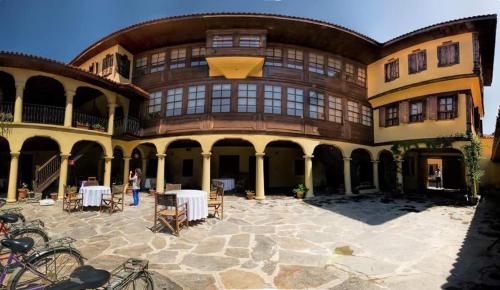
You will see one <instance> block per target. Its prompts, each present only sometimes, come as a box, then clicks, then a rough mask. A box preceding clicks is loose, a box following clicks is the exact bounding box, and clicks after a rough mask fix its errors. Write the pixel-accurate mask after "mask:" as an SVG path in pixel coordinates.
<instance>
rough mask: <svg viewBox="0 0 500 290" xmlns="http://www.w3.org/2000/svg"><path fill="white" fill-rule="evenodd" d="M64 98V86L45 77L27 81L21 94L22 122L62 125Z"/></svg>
mask: <svg viewBox="0 0 500 290" xmlns="http://www.w3.org/2000/svg"><path fill="white" fill-rule="evenodd" d="M65 107H66V96H65V92H64V86H63V85H62V84H61V83H60V82H59V81H57V80H55V79H53V78H49V77H45V76H34V77H31V78H29V79H28V81H27V82H26V86H25V88H24V94H23V121H24V122H28V123H42V124H54V125H63V124H64V111H65Z"/></svg>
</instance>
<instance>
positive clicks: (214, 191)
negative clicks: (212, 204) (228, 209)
mask: <svg viewBox="0 0 500 290" xmlns="http://www.w3.org/2000/svg"><path fill="white" fill-rule="evenodd" d="M219 197H220V198H223V197H224V183H222V182H221V181H213V182H212V188H211V189H210V199H212V200H216V199H218V198H219Z"/></svg>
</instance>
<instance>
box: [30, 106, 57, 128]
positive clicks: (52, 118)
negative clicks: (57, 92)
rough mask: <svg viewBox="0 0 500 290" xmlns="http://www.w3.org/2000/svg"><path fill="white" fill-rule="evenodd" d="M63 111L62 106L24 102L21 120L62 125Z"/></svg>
mask: <svg viewBox="0 0 500 290" xmlns="http://www.w3.org/2000/svg"><path fill="white" fill-rule="evenodd" d="M64 111H65V108H64V107H55V106H45V105H37V104H24V105H23V122H28V123H42V124H54V125H63V124H64Z"/></svg>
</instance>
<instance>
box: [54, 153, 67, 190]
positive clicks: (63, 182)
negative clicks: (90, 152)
mask: <svg viewBox="0 0 500 290" xmlns="http://www.w3.org/2000/svg"><path fill="white" fill-rule="evenodd" d="M69 156H70V154H61V170H60V172H59V190H58V194H57V198H58V199H62V198H63V197H64V187H65V186H68V159H69Z"/></svg>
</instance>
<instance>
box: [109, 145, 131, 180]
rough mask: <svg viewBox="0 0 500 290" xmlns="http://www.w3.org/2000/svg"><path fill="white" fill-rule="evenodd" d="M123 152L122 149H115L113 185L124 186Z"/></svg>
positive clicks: (112, 173)
mask: <svg viewBox="0 0 500 290" xmlns="http://www.w3.org/2000/svg"><path fill="white" fill-rule="evenodd" d="M123 167H124V160H123V150H122V149H121V148H120V147H115V148H114V149H113V160H111V184H124V183H123V182H127V180H125V181H124V180H123Z"/></svg>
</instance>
